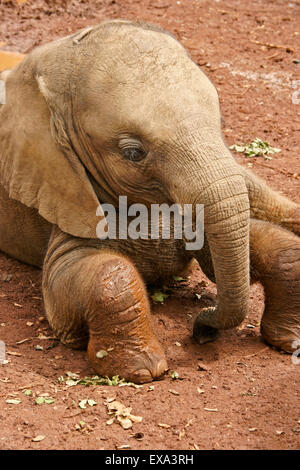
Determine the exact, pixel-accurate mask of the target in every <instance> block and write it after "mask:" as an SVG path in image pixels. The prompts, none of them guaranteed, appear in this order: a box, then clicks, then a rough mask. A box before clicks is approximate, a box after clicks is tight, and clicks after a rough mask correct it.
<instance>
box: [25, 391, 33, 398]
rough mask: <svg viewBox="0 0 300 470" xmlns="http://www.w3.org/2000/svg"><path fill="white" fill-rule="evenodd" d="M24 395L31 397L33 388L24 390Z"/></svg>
mask: <svg viewBox="0 0 300 470" xmlns="http://www.w3.org/2000/svg"><path fill="white" fill-rule="evenodd" d="M24 395H26V396H27V397H29V396H30V395H32V391H31V390H25V391H24Z"/></svg>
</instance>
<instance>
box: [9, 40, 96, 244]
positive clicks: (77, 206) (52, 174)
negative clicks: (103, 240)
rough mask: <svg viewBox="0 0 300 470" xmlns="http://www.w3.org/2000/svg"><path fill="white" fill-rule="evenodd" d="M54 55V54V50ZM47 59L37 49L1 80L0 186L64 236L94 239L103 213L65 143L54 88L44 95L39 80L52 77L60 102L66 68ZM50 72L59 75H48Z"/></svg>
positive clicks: (44, 52) (43, 51) (48, 55)
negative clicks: (62, 232) (3, 99)
mask: <svg viewBox="0 0 300 470" xmlns="http://www.w3.org/2000/svg"><path fill="white" fill-rule="evenodd" d="M54 50H55V51H57V50H60V49H59V47H58V48H57V46H56V47H55V48H54ZM53 55H54V54H53V47H52V50H51V48H50V51H48V50H47V48H45V47H43V48H40V49H38V50H37V52H36V53H32V54H30V55H29V56H27V57H26V58H25V59H24V61H23V62H21V64H19V65H18V66H17V67H16V68H15V69H13V70H12V71H11V72H10V73H9V74H8V76H7V77H6V83H5V85H6V103H5V104H3V105H2V106H0V184H1V185H2V186H3V187H4V188H5V189H6V190H7V192H8V193H9V196H10V197H11V198H13V199H17V200H18V201H20V202H22V203H23V204H25V205H26V206H28V207H34V208H36V209H37V210H38V212H39V213H40V215H41V216H42V217H44V218H45V219H46V220H48V221H49V222H51V223H53V224H56V225H58V226H59V227H60V229H61V230H63V231H64V232H67V233H70V234H72V235H75V236H78V237H84V238H96V237H97V235H96V226H97V223H98V222H99V220H100V219H99V216H102V215H103V216H104V214H103V212H102V213H101V210H99V201H98V199H97V197H96V195H95V193H94V190H93V188H92V185H91V183H90V180H89V178H88V176H87V172H86V169H85V167H84V166H83V164H82V163H81V161H80V160H79V158H78V156H77V155H76V152H75V151H74V149H73V148H72V145H71V144H70V142H69V140H68V136H67V132H66V128H65V119H66V116H64V117H62V114H61V111H62V110H61V109H60V110H58V109H56V101H55V99H54V98H55V97H54V96H53V97H52V94H53V95H55V90H56V83H55V81H54V82H53V83H52V84H51V91H49V90H48V89H47V86H46V84H45V80H44V76H47V73H48V71H49V70H50V71H51V70H52V74H51V73H50V77H51V79H52V80H53V75H54V77H55V75H56V78H55V79H56V80H57V88H58V89H59V90H60V91H59V92H58V95H60V98H62V96H61V95H62V91H61V90H62V88H63V90H64V88H65V85H64V77H62V75H63V68H64V67H65V66H66V64H64V63H61V64H59V67H58V66H57V64H55V63H54V61H53ZM56 55H58V54H56ZM54 60H56V61H58V62H59V61H60V60H61V58H60V57H58V56H57V57H56V58H55V57H54ZM51 67H52V69H51ZM55 68H56V70H57V69H58V70H60V71H61V72H60V74H59V73H57V74H56V73H54V74H53V69H54V71H55V72H56V70H55ZM43 74H44V75H43ZM48 78H49V77H48ZM48 81H49V80H48ZM53 90H54V92H53ZM63 93H64V92H63ZM66 93H68V90H66ZM52 98H53V99H52ZM61 102H63V103H65V102H64V101H63V100H61ZM50 104H52V105H51V106H50ZM63 106H65V104H63ZM96 212H97V215H96Z"/></svg>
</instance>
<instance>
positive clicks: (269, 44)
mask: <svg viewBox="0 0 300 470" xmlns="http://www.w3.org/2000/svg"><path fill="white" fill-rule="evenodd" d="M250 42H252V43H253V44H258V45H260V46H266V47H270V49H284V50H285V51H286V52H294V49H292V48H291V47H289V46H280V45H277V44H272V43H269V42H261V41H255V40H253V39H250Z"/></svg>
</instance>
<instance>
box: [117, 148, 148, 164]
mask: <svg viewBox="0 0 300 470" xmlns="http://www.w3.org/2000/svg"><path fill="white" fill-rule="evenodd" d="M122 155H123V157H124V158H126V160H129V161H131V162H140V161H141V160H143V159H144V158H145V157H146V152H145V150H144V149H142V148H140V147H126V148H123V149H122Z"/></svg>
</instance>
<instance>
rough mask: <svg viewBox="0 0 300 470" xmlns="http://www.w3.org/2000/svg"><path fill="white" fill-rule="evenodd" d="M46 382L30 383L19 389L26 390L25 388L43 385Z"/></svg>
mask: <svg viewBox="0 0 300 470" xmlns="http://www.w3.org/2000/svg"><path fill="white" fill-rule="evenodd" d="M43 385H44V384H42V383H37V384H30V385H25V386H23V387H20V388H18V390H24V388H27V389H30V388H32V387H42V386H43Z"/></svg>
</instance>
